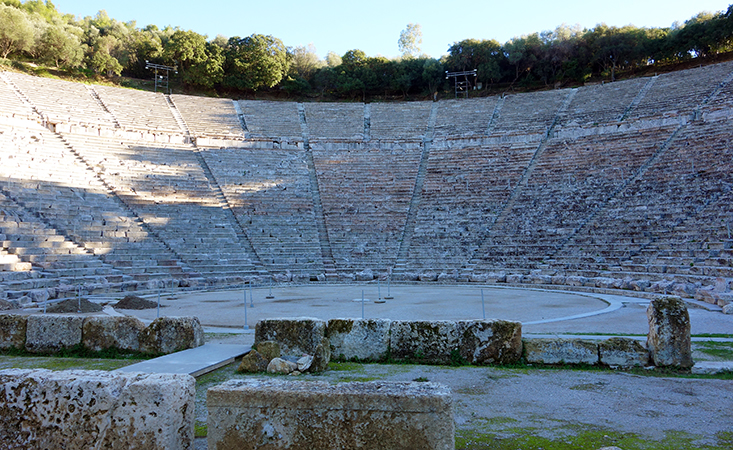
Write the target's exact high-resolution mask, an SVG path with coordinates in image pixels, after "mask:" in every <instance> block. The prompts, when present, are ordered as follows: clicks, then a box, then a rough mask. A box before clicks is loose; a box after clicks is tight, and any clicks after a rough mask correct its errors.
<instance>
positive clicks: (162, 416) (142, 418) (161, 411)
mask: <svg viewBox="0 0 733 450" xmlns="http://www.w3.org/2000/svg"><path fill="white" fill-rule="evenodd" d="M0 385H1V386H2V390H0V443H1V444H0V447H2V448H3V449H29V448H38V449H42V448H48V449H61V448H63V449H67V450H72V449H89V448H108V449H120V450H122V449H125V450H126V449H132V448H144V449H161V450H163V449H187V448H191V446H192V444H193V421H194V395H195V380H194V378H193V377H191V376H190V375H173V374H165V375H163V374H140V373H129V374H128V373H111V372H104V371H84V370H73V371H59V372H54V371H50V370H20V369H10V370H2V371H0Z"/></svg>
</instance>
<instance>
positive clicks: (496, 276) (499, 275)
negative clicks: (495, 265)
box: [486, 272, 506, 283]
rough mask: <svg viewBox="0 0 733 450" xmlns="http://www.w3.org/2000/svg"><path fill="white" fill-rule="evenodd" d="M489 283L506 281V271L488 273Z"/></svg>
mask: <svg viewBox="0 0 733 450" xmlns="http://www.w3.org/2000/svg"><path fill="white" fill-rule="evenodd" d="M486 282H487V283H506V272H489V273H488V274H487V275H486Z"/></svg>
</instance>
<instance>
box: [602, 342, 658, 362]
mask: <svg viewBox="0 0 733 450" xmlns="http://www.w3.org/2000/svg"><path fill="white" fill-rule="evenodd" d="M598 353H599V355H600V359H601V364H605V365H607V366H618V367H636V366H642V367H643V366H646V365H648V364H649V350H647V349H646V347H644V346H643V345H642V344H641V343H640V342H639V341H637V340H636V339H629V338H611V339H606V340H605V341H602V342H601V343H599V344H598Z"/></svg>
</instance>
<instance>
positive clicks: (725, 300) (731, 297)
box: [717, 292, 733, 307]
mask: <svg viewBox="0 0 733 450" xmlns="http://www.w3.org/2000/svg"><path fill="white" fill-rule="evenodd" d="M731 303H733V293H730V292H724V293H720V294H718V301H717V305H718V306H721V307H723V306H726V305H729V304H731Z"/></svg>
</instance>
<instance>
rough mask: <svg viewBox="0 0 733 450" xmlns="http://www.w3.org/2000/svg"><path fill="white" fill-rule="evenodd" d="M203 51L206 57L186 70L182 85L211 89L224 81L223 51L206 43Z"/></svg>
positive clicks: (211, 43) (212, 44) (215, 45)
mask: <svg viewBox="0 0 733 450" xmlns="http://www.w3.org/2000/svg"><path fill="white" fill-rule="evenodd" d="M205 50H206V57H205V58H204V59H203V60H202V61H200V62H198V63H195V64H193V65H192V66H191V67H189V68H188V70H186V73H185V74H184V75H183V82H184V83H186V84H191V85H197V86H202V87H205V88H212V87H214V86H215V85H217V84H219V83H221V81H222V80H223V79H224V61H225V58H224V49H223V48H221V47H219V46H218V45H217V44H214V43H213V42H207V43H206V48H205Z"/></svg>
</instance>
